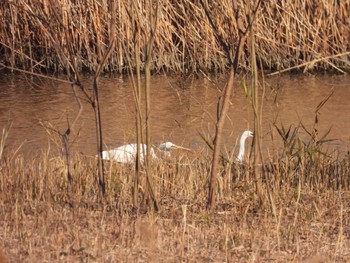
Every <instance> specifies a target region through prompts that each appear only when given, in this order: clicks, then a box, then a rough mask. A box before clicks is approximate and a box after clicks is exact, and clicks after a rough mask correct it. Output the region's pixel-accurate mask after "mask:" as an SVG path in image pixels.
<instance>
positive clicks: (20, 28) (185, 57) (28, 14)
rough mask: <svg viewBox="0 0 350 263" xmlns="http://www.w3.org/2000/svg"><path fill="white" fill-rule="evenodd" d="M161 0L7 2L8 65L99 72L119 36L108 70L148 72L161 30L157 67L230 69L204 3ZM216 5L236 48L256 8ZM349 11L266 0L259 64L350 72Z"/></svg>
mask: <svg viewBox="0 0 350 263" xmlns="http://www.w3.org/2000/svg"><path fill="white" fill-rule="evenodd" d="M156 3H157V2H156V1H154V3H153V7H154V8H150V6H149V4H150V3H149V2H146V3H144V2H142V3H141V2H135V4H133V5H131V4H130V3H129V2H124V1H118V2H116V3H115V5H114V6H111V5H109V4H108V2H107V1H99V2H96V1H92V2H91V1H89V0H82V1H75V2H74V3H73V2H71V1H68V2H67V1H57V2H55V4H53V3H52V2H50V1H47V0H40V1H33V0H27V1H25V0H20V1H16V2H13V1H2V2H1V4H0V13H1V14H2V19H3V26H2V27H1V28H0V54H1V55H2V58H3V60H2V62H1V63H2V64H5V65H6V66H8V67H12V68H21V69H26V70H30V71H32V70H33V71H37V72H38V71H49V70H50V71H51V70H53V71H63V70H66V69H64V68H63V67H62V64H61V60H62V59H63V60H64V59H66V58H68V59H70V60H72V59H73V60H74V61H75V63H76V69H74V70H78V71H90V72H91V71H95V70H96V68H97V65H98V64H99V63H100V62H101V61H103V56H104V54H105V53H106V52H107V50H108V48H109V47H110V46H111V43H112V42H113V41H114V42H113V51H112V55H111V56H110V58H109V59H108V61H107V63H106V64H105V66H104V68H103V70H104V71H105V72H118V73H126V72H128V69H129V68H130V67H131V68H132V69H135V68H137V63H140V68H141V69H143V67H144V61H145V58H146V55H147V51H146V46H147V45H146V43H147V41H148V40H149V37H150V35H151V33H152V32H155V33H154V44H153V52H152V54H151V56H152V57H151V69H152V71H153V72H159V71H163V70H165V71H169V70H170V71H175V72H182V73H188V72H192V71H195V72H199V71H204V72H218V71H224V70H225V69H226V68H227V66H228V60H227V57H226V54H225V53H224V52H223V50H222V47H221V46H220V44H219V43H218V41H217V40H216V38H215V34H216V33H215V31H214V30H213V27H212V26H211V25H210V23H209V22H208V18H207V16H206V14H205V11H204V8H203V6H202V5H201V4H200V2H196V1H195V3H193V1H189V0H185V1H179V2H176V1H175V2H174V1H170V0H169V1H161V2H159V3H158V8H157V9H156V8H155V6H156V5H157V4H156ZM112 9H113V10H112ZM208 9H209V10H210V15H211V17H212V18H214V19H213V21H214V24H215V25H216V28H217V32H218V33H219V34H220V36H221V38H222V39H223V40H224V41H225V42H226V43H228V45H229V48H230V49H231V50H230V52H231V53H234V52H235V49H236V47H235V43H237V41H238V38H239V30H240V28H238V26H237V24H236V23H237V21H236V19H235V17H236V15H237V14H239V17H241V18H242V20H241V22H242V25H243V27H244V28H246V29H247V25H248V24H249V23H248V19H249V18H248V17H249V7H247V4H245V2H244V1H238V6H237V8H235V7H233V6H230V5H228V3H227V2H226V1H216V2H215V4H212V3H211V4H209V6H208ZM349 10H350V1H349V0H345V1H336V0H332V1H328V0H322V1H306V2H305V1H302V0H298V1H294V2H293V3H290V2H289V1H272V2H271V1H262V3H261V5H260V6H259V8H258V10H257V14H256V19H255V42H256V54H257V58H258V67H260V68H262V69H265V70H273V71H278V70H283V69H286V68H290V67H294V66H297V65H300V64H303V63H306V64H305V66H303V67H302V68H301V69H302V70H332V71H336V72H339V71H340V72H341V71H349V69H350V63H349V50H350V44H349V43H350V22H349V21H350V19H349V13H348V12H349ZM151 17H152V18H153V21H151ZM155 21H156V24H155ZM112 25H114V26H115V28H114V27H112ZM112 28H114V29H113V30H112ZM111 32H115V33H114V38H113V37H112V36H111ZM249 41H250V37H249V34H248V36H247V39H246V42H245V46H244V48H243V54H242V56H241V62H240V69H241V70H247V69H249V68H250V53H251V51H250V49H251V48H250V46H249V45H250V44H249Z"/></svg>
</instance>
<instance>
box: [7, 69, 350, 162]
mask: <svg viewBox="0 0 350 263" xmlns="http://www.w3.org/2000/svg"><path fill="white" fill-rule="evenodd" d="M84 82H85V84H86V86H87V87H91V86H92V79H91V78H89V77H86V78H85V79H84ZM225 82H226V76H219V77H212V79H210V80H209V79H207V78H199V79H197V78H188V79H187V80H185V81H184V80H181V79H180V78H172V77H167V76H164V75H161V76H154V77H153V78H152V92H151V96H152V111H151V122H152V140H153V142H163V141H172V142H174V143H176V144H180V145H184V146H186V147H191V148H194V149H196V148H200V147H202V146H203V145H204V142H203V140H202V139H201V137H200V135H199V133H202V134H204V135H208V134H213V133H214V120H215V118H216V117H215V116H216V102H217V98H218V95H219V94H220V93H219V91H218V89H221V88H222V87H223V86H224V85H225ZM265 82H266V83H265V89H264V90H263V89H261V90H260V95H262V94H263V93H264V96H263V98H262V102H263V115H262V120H263V134H264V143H263V149H264V151H265V152H266V153H269V154H270V153H271V154H272V153H274V152H276V151H278V147H279V146H278V145H279V142H280V139H279V136H278V135H277V134H276V133H274V140H272V136H271V127H272V126H273V123H274V122H275V123H276V124H277V125H278V126H281V125H284V126H285V127H289V126H290V125H293V126H297V125H298V124H299V123H300V122H302V123H303V124H304V125H305V126H306V127H307V128H308V129H311V127H312V124H313V122H314V119H315V109H316V107H317V105H318V104H319V103H320V102H321V101H322V99H323V98H324V97H325V96H327V94H329V93H330V91H331V89H332V88H334V94H333V96H332V97H331V98H330V100H329V101H328V102H327V103H326V104H325V106H324V107H323V108H322V109H321V111H320V116H319V124H318V131H319V134H320V135H322V134H324V133H325V132H326V131H327V130H328V129H330V128H331V132H330V134H329V136H328V138H332V139H337V140H336V141H333V142H331V143H329V147H331V148H335V149H340V150H341V151H345V150H347V148H348V145H349V135H350V132H349V131H350V124H349V114H350V104H349V99H350V77H349V76H328V75H327V76H324V75H322V76H312V77H310V76H304V75H292V76H290V75H288V76H286V75H285V76H282V77H281V76H279V77H273V78H266V79H265ZM79 96H81V97H82V98H83V94H81V93H79ZM100 100H101V107H102V121H103V123H102V124H103V129H104V142H105V144H106V146H107V147H117V146H119V145H122V144H124V143H131V142H135V139H134V138H135V106H134V101H133V94H132V89H131V82H130V80H129V79H128V78H119V77H118V78H102V79H101V81H100ZM77 111H78V106H77V103H76V101H75V98H74V94H73V91H72V89H71V87H70V86H69V85H67V84H62V83H59V82H54V81H51V80H42V79H41V80H40V79H37V78H35V79H31V78H28V77H26V76H24V75H0V128H5V127H8V126H9V123H10V122H12V128H11V130H10V133H9V137H8V139H7V141H6V145H7V146H8V149H16V148H18V147H19V146H20V145H22V146H21V148H20V151H19V152H20V153H23V154H28V155H30V156H35V155H36V154H38V153H40V152H41V151H42V150H45V149H47V145H48V142H49V141H50V140H49V136H48V133H47V130H45V128H44V127H43V125H42V123H45V124H46V125H48V124H51V125H52V127H53V128H57V129H58V130H59V131H61V132H63V131H64V130H65V128H66V127H67V126H68V123H70V122H71V121H72V120H73V119H74V116H75V114H76V113H77ZM76 128H77V129H76V130H79V136H78V137H76V143H75V146H74V149H76V150H78V151H80V152H82V153H84V154H87V155H94V154H95V151H96V139H95V126H94V115H93V112H92V110H91V109H90V106H89V105H88V104H87V103H84V113H83V116H82V117H81V119H80V120H79V122H78V125H77V127H76ZM246 129H253V114H252V110H251V106H250V104H249V103H248V100H247V98H246V95H245V92H244V89H243V84H242V82H237V83H236V86H235V94H234V97H233V98H232V105H231V108H230V113H229V116H228V119H227V120H226V126H225V136H224V139H223V143H224V145H225V147H226V149H227V150H228V151H234V150H235V149H236V148H237V147H235V145H236V143H237V138H238V137H239V136H240V134H241V132H242V131H243V130H246ZM301 133H302V134H300V135H301V137H304V138H305V139H307V138H308V137H307V134H306V133H305V132H301ZM71 138H72V139H73V137H71ZM51 145H52V143H51Z"/></svg>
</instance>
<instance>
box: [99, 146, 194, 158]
mask: <svg viewBox="0 0 350 263" xmlns="http://www.w3.org/2000/svg"><path fill="white" fill-rule="evenodd" d="M158 148H159V150H161V151H164V152H166V154H167V155H170V151H171V150H173V149H180V150H185V151H192V150H191V149H188V148H185V147H182V146H179V145H176V144H174V143H172V142H165V143H162V144H160V145H159V147H158ZM140 150H141V152H140V161H141V162H143V161H144V154H143V153H144V152H146V151H147V145H146V144H140ZM136 153H137V144H127V145H123V146H120V147H118V148H116V149H112V150H107V151H103V152H102V159H104V160H109V161H116V162H119V163H133V162H134V161H135V159H136ZM150 155H151V157H152V158H153V159H158V157H157V156H156V154H155V151H154V149H153V148H151V149H150Z"/></svg>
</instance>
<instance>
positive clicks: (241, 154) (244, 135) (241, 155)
mask: <svg viewBox="0 0 350 263" xmlns="http://www.w3.org/2000/svg"><path fill="white" fill-rule="evenodd" d="M253 135H254V133H253V132H251V131H249V130H248V131H244V132H243V133H242V135H241V139H240V140H239V152H238V156H237V158H236V161H237V162H239V163H242V161H243V158H244V151H245V141H246V139H247V138H248V137H253Z"/></svg>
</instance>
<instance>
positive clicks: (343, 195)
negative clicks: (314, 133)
mask: <svg viewBox="0 0 350 263" xmlns="http://www.w3.org/2000/svg"><path fill="white" fill-rule="evenodd" d="M299 128H302V127H299ZM279 130H280V134H281V138H283V140H284V144H285V145H286V147H285V150H284V153H283V154H282V155H281V156H280V157H278V158H276V159H274V160H271V161H270V162H266V163H268V164H267V165H266V166H265V167H259V169H260V170H261V173H262V176H261V178H262V185H261V186H262V194H263V196H262V199H261V198H260V197H258V196H257V194H256V190H255V184H254V180H255V175H254V169H252V167H251V166H250V165H245V166H239V165H237V164H234V163H231V162H230V161H229V160H230V157H229V156H226V158H224V159H223V160H226V161H223V163H222V165H221V166H220V169H219V176H218V196H217V199H218V200H217V209H216V210H215V211H213V212H207V210H206V199H207V190H206V189H208V183H209V170H210V166H211V162H210V155H209V154H204V153H205V150H201V149H199V150H198V152H201V153H200V154H196V153H194V154H191V155H184V154H181V153H178V154H176V155H173V156H172V157H171V158H165V159H163V160H160V161H157V162H153V163H152V164H151V166H150V171H149V173H150V175H151V176H152V179H153V182H154V192H155V195H156V197H157V199H158V203H159V211H158V213H152V212H148V213H144V212H145V211H146V210H148V209H147V207H148V206H147V202H148V199H147V197H148V195H147V193H146V192H145V191H146V189H145V186H146V174H145V173H144V172H141V173H140V179H139V180H140V191H139V195H138V198H139V203H140V209H138V210H134V209H133V208H132V207H133V197H132V187H133V174H134V171H133V169H134V168H133V166H128V165H121V164H116V163H109V164H107V165H106V167H105V169H106V178H105V180H106V198H105V201H103V202H101V201H99V200H98V198H97V196H98V191H99V189H98V184H97V183H96V172H97V167H96V160H94V159H91V158H87V157H84V156H81V155H75V157H74V158H72V161H73V163H74V166H72V167H74V169H72V181H71V182H70V184H69V183H68V179H67V177H66V172H65V169H66V166H65V160H64V158H61V157H57V156H54V154H52V153H50V152H47V153H45V154H42V156H41V157H40V158H37V159H32V160H31V159H28V158H24V157H23V156H20V155H17V156H13V154H12V152H11V151H10V149H8V148H7V149H6V151H5V152H4V153H3V156H2V158H1V160H0V174H1V177H0V188H1V198H0V220H1V222H2V224H1V225H0V240H1V242H0V243H1V244H2V246H3V248H4V251H5V253H6V255H8V257H9V260H10V262H36V261H41V262H43V261H50V262H62V261H64V262H76V261H84V262H85V261H89V262H121V261H161V260H165V261H177V262H178V261H201V262H203V261H214V262H224V261H225V262H237V261H240V262H247V261H269V262H271V261H276V262H277V261H278V262H280V261H287V260H289V261H301V260H303V259H307V258H309V257H312V256H315V255H321V256H322V258H323V259H324V261H325V262H328V261H329V262H341V261H342V262H345V261H349V259H350V258H349V255H350V253H349V252H350V251H349V248H350V241H349V240H350V238H349V234H350V224H349V222H350V221H349V218H350V207H349V203H350V202H349V201H350V195H349V189H350V158H349V157H348V156H345V157H342V158H340V157H339V156H338V157H337V156H333V155H331V154H327V153H326V152H324V149H323V147H322V143H317V144H316V145H317V147H316V146H315V144H313V143H310V144H309V143H304V144H303V143H302V144H295V143H294V141H298V140H299V138H298V137H297V134H298V132H297V131H296V132H292V131H290V132H288V130H284V129H282V128H280V129H279ZM282 135H283V136H282ZM312 140H313V139H312V138H311V139H310V141H311V142H312ZM311 147H314V148H312V150H311ZM227 160H228V161H227ZM68 189H71V192H70V194H69V193H68Z"/></svg>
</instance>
